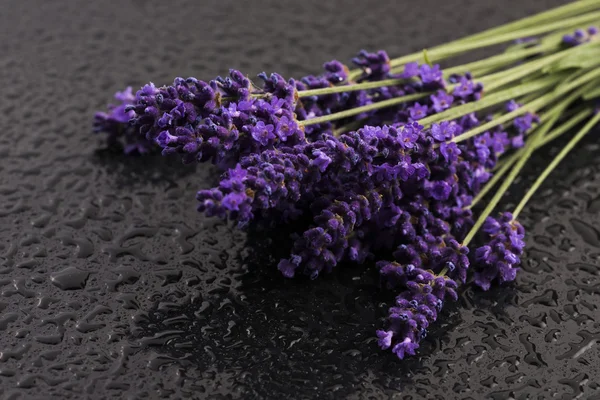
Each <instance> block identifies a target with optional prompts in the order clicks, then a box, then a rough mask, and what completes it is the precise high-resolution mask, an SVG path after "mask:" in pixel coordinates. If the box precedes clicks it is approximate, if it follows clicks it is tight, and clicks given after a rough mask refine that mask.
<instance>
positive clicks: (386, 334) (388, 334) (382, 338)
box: [376, 330, 394, 350]
mask: <svg viewBox="0 0 600 400" xmlns="http://www.w3.org/2000/svg"><path fill="white" fill-rule="evenodd" d="M376 333H377V337H378V338H379V340H378V344H379V347H381V348H382V349H383V350H386V349H389V348H390V346H391V345H392V337H393V336H394V332H392V331H381V330H380V331H377V332H376Z"/></svg>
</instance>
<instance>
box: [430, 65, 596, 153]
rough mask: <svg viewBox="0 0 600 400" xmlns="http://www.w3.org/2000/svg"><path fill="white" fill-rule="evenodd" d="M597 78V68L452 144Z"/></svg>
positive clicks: (465, 134) (509, 119)
mask: <svg viewBox="0 0 600 400" xmlns="http://www.w3.org/2000/svg"><path fill="white" fill-rule="evenodd" d="M598 76H600V69H598V68H596V69H593V70H591V71H590V72H588V73H586V74H584V75H582V76H580V77H579V78H577V79H574V80H573V81H571V82H569V83H568V84H566V85H562V86H559V87H558V88H557V89H556V90H554V91H552V92H550V93H548V94H546V95H544V96H541V97H540V98H539V99H537V100H534V101H532V102H531V103H528V104H525V105H523V106H521V107H520V108H518V109H516V110H515V111H511V112H509V113H507V114H505V115H503V116H502V117H500V118H497V119H496V120H492V121H490V122H487V123H485V124H483V125H480V126H478V127H476V128H474V129H471V130H470V131H467V132H465V133H463V134H461V135H458V136H455V137H454V138H453V139H452V142H455V143H458V142H462V141H463V140H466V139H469V138H471V137H473V136H477V135H479V134H480V133H483V132H485V131H487V130H489V129H491V128H493V127H495V126H498V125H500V124H502V123H504V122H507V121H512V120H513V119H515V118H516V117H518V116H519V115H523V114H525V113H527V112H535V111H537V110H539V109H540V108H542V107H544V106H546V105H548V104H550V103H551V102H552V101H554V100H556V99H557V98H559V96H560V95H562V94H565V93H568V92H569V91H571V90H572V89H574V88H577V87H579V86H581V85H582V84H583V83H587V82H589V81H591V80H593V79H595V78H597V77H598ZM534 82H535V81H534ZM532 83H533V82H532ZM458 108H459V107H457V109H458ZM449 111H450V110H449ZM436 115H440V114H436ZM434 116H435V115H434ZM420 123H421V124H422V125H424V122H423V120H421V121H420Z"/></svg>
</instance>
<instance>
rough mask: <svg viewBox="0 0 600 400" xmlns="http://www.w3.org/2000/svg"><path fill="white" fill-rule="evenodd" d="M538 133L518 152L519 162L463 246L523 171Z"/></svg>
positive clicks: (469, 240) (483, 212)
mask: <svg viewBox="0 0 600 400" xmlns="http://www.w3.org/2000/svg"><path fill="white" fill-rule="evenodd" d="M540 132H542V131H541V130H539V131H537V132H535V133H534V134H533V136H532V138H531V139H530V141H529V143H527V144H526V145H525V147H524V148H522V149H521V150H520V151H522V152H523V153H522V155H521V158H519V161H517V163H516V165H515V166H514V168H513V169H512V170H511V171H510V172H509V174H508V176H507V177H506V179H505V180H504V182H502V185H500V188H499V189H498V191H497V192H496V194H494V196H493V197H492V199H491V200H490V202H489V203H488V204H487V206H486V207H485V209H484V210H483V211H482V212H481V215H480V216H479V218H478V219H477V221H475V224H474V225H473V227H472V228H471V230H470V231H469V233H467V236H466V237H465V239H464V240H463V242H462V244H463V246H468V245H469V243H471V240H473V238H474V237H475V234H476V233H477V231H479V228H481V226H482V225H483V223H484V221H485V219H486V218H487V217H488V216H489V215H490V214H491V212H492V211H493V210H494V208H495V207H496V205H497V204H498V203H499V202H500V199H501V198H502V196H503V195H504V193H505V192H506V190H507V189H508V187H509V186H510V185H511V184H512V182H513V181H514V180H515V178H516V177H517V175H518V174H519V172H520V171H521V169H523V166H524V165H525V163H526V162H527V159H528V158H529V156H530V155H531V153H533V150H534V149H535V146H536V144H537V141H538V140H539V138H540V137H542V135H541V134H540Z"/></svg>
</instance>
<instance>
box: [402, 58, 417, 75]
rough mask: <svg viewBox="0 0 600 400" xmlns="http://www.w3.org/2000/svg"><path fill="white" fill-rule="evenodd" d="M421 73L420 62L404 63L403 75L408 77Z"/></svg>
mask: <svg viewBox="0 0 600 400" xmlns="http://www.w3.org/2000/svg"><path fill="white" fill-rule="evenodd" d="M417 75H419V64H418V63H416V62H409V63H407V64H405V65H404V72H403V73H402V75H401V77H402V78H405V79H408V78H412V77H415V76H417Z"/></svg>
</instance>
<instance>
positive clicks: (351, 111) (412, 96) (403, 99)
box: [298, 92, 432, 126]
mask: <svg viewBox="0 0 600 400" xmlns="http://www.w3.org/2000/svg"><path fill="white" fill-rule="evenodd" d="M430 94H432V92H424V93H415V94H409V95H407V96H402V97H396V98H394V99H389V100H383V101H378V102H377V103H372V104H367V105H366V106H361V107H356V108H351V109H349V110H344V111H340V112H337V113H333V114H329V115H323V116H320V117H315V118H311V119H306V120H304V121H298V123H299V124H300V125H304V126H307V125H314V124H321V123H323V122H330V121H335V120H338V119H342V118H347V117H351V116H353V115H357V114H362V113H364V112H367V111H373V110H379V109H381V108H386V107H391V106H394V105H396V104H401V103H405V102H407V101H412V100H418V99H422V98H424V97H427V96H429V95H430Z"/></svg>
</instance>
